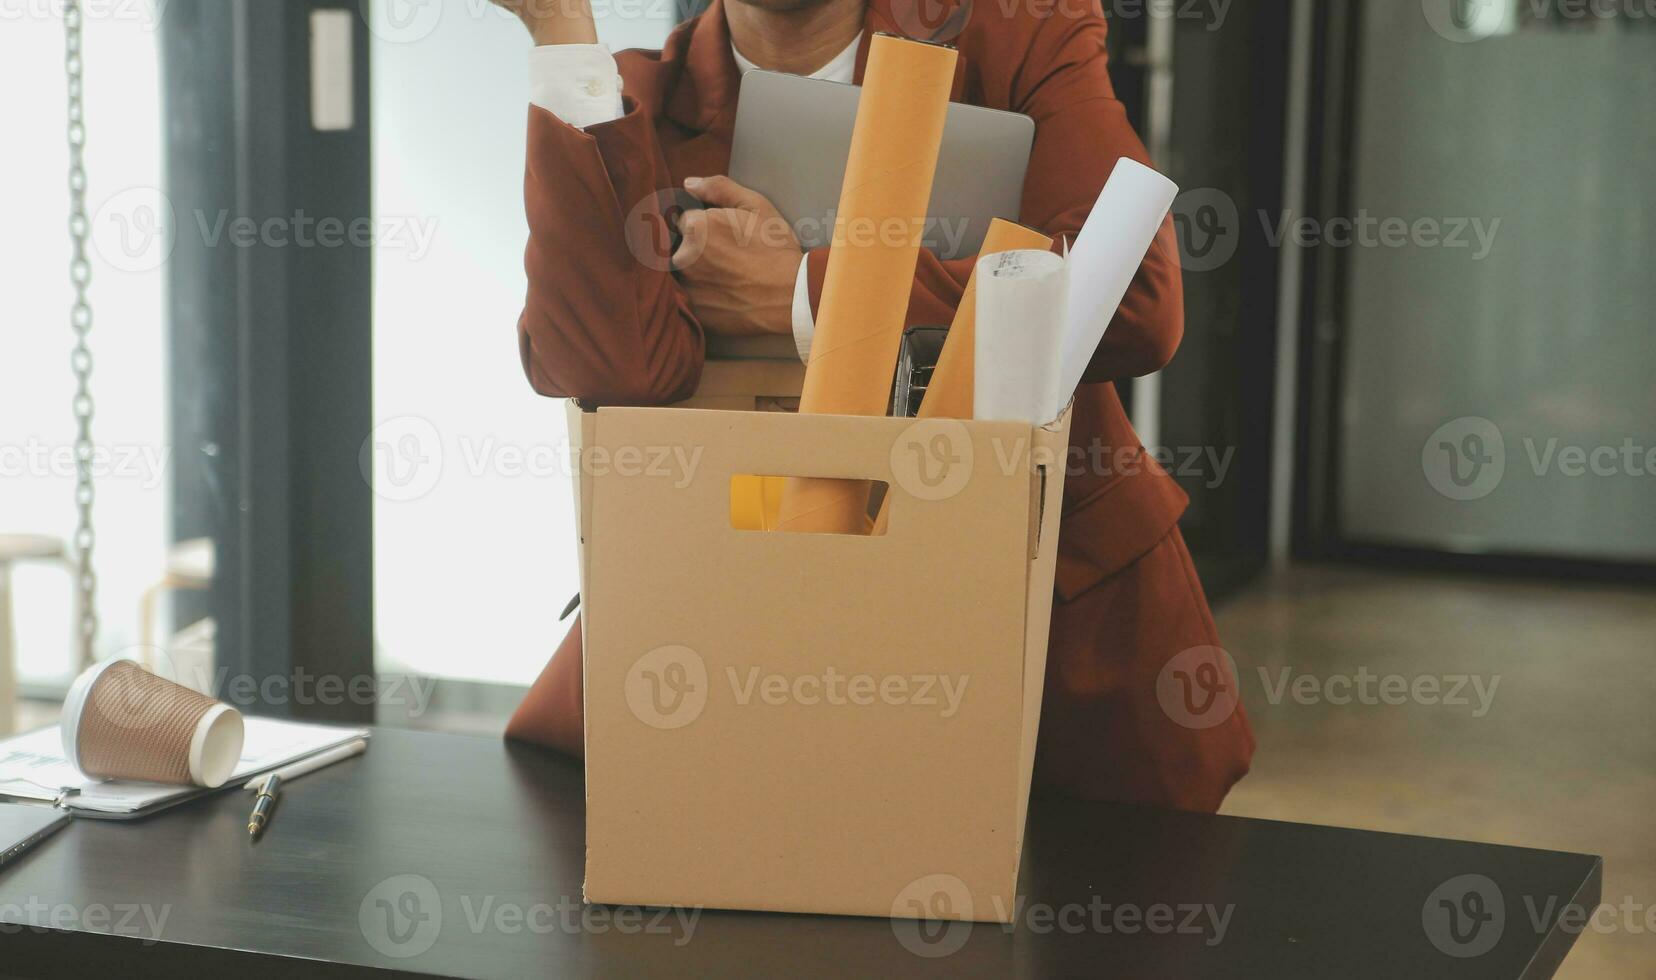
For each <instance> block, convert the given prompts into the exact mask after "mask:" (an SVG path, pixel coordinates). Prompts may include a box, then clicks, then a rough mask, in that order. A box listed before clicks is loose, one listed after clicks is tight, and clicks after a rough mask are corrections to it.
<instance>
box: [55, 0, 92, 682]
mask: <svg viewBox="0 0 1656 980" xmlns="http://www.w3.org/2000/svg"><path fill="white" fill-rule="evenodd" d="M81 27H82V14H81V4H80V0H65V2H64V5H63V40H64V54H63V66H64V70H65V73H66V74H67V76H68V82H69V126H68V131H69V240H70V243H71V245H72V252H71V257H70V260H69V281H70V282H71V283H73V284H74V288H75V303H74V306H73V307H71V309H70V314H69V323H70V326H72V327H73V328H74V331H75V349H74V352H73V353H72V354H70V357H69V363H70V366H71V367H73V368H74V370H75V400H74V409H75V514H76V517H75V555H74V557H75V585H76V589H77V592H78V600H79V610H80V619H79V622H78V623H77V624H76V626H77V633H78V636H77V639H78V640H79V644H80V661H81V666H82V667H85V666H86V665H88V664H90V663H91V662H92V653H93V647H94V646H95V644H96V642H97V639H98V607H97V598H98V576H97V574H96V573H95V572H94V571H93V570H92V552H93V548H94V547H95V546H96V544H97V533H96V532H95V531H94V530H93V525H92V504H93V501H94V499H95V496H96V491H95V489H94V487H93V485H92V454H93V443H92V416H93V409H94V405H93V402H92V349H91V348H90V347H89V346H87V335H88V334H90V333H91V332H92V304H91V302H90V301H89V300H88V296H87V294H88V290H89V288H90V287H91V285H92V263H91V261H90V260H89V259H88V258H87V254H86V252H87V241H88V239H89V237H90V235H91V221H90V220H89V219H88V218H87V216H86V161H85V154H84V151H85V149H86V118H85V112H84V105H83V103H82V100H81V94H82V93H81V88H82V77H81V69H82V62H81Z"/></svg>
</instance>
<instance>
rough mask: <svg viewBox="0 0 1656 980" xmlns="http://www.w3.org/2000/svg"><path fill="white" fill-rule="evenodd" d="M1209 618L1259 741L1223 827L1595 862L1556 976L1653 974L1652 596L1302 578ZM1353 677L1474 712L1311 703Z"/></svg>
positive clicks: (1576, 588) (1325, 575)
mask: <svg viewBox="0 0 1656 980" xmlns="http://www.w3.org/2000/svg"><path fill="white" fill-rule="evenodd" d="M1216 613H1217V616H1218V619H1219V632H1220V635H1221V636H1222V637H1223V638H1224V642H1225V646H1226V648H1227V649H1228V650H1229V651H1230V652H1231V654H1232V655H1233V656H1234V657H1235V659H1236V662H1237V665H1238V670H1239V671H1240V673H1241V675H1242V689H1243V699H1244V703H1245V705H1246V706H1247V708H1248V711H1249V713H1250V716H1251V717H1252V719H1253V724H1254V730H1255V733H1256V734H1257V735H1258V738H1259V751H1258V754H1257V756H1256V757H1255V760H1254V768H1253V772H1252V773H1251V774H1250V775H1249V776H1248V778H1247V779H1245V780H1243V782H1242V783H1241V784H1240V785H1239V786H1238V787H1237V788H1236V790H1235V791H1234V792H1232V794H1231V796H1230V798H1229V800H1227V802H1226V805H1225V812H1226V813H1231V814H1237V815H1242V816H1254V817H1268V818H1272V819H1279V820H1293V821H1302V822H1310V823H1322V824H1334V825H1340V826H1349V827H1364V828H1370V829H1375V830H1387V831H1395V832H1400V833H1410V834H1423V835H1427V836H1433V837H1450V838H1462V839H1472V840H1482V841H1490V842H1494V843H1502V844H1515V845H1523V846H1528V847H1539V848H1550V849H1556V850H1566V851H1578V852H1584V853H1591V854H1599V855H1602V856H1603V857H1604V861H1605V875H1604V899H1605V902H1606V903H1609V904H1610V905H1613V906H1618V908H1617V909H1615V910H1614V912H1615V914H1613V915H1612V914H1611V913H1610V912H1605V913H1603V915H1602V917H1601V918H1600V919H1599V926H1598V927H1589V928H1588V929H1587V930H1586V931H1584V932H1583V933H1582V934H1581V936H1580V938H1579V939H1578V941H1577V943H1576V946H1575V949H1574V950H1573V951H1572V952H1571V953H1570V956H1569V958H1568V959H1567V960H1566V961H1565V964H1564V968H1563V970H1562V971H1561V972H1560V974H1559V975H1560V976H1561V977H1565V978H1576V980H1581V978H1598V977H1618V978H1619V977H1656V591H1651V590H1648V589H1632V588H1610V587H1603V586H1590V585H1572V584H1562V583H1560V584H1554V583H1535V582H1516V581H1493V582H1491V581H1481V580H1478V579H1475V578H1471V577H1466V576H1434V575H1422V574H1414V573H1403V572H1394V571H1375V570H1367V569H1355V568H1348V567H1339V566H1333V567H1306V568H1301V569H1297V570H1295V571H1293V572H1291V573H1289V574H1286V575H1284V576H1281V577H1278V578H1275V579H1272V580H1270V581H1268V582H1266V583H1264V584H1263V585H1260V586H1256V587H1254V588H1252V589H1250V590H1248V591H1247V592H1245V593H1244V594H1242V595H1241V596H1239V597H1237V598H1235V599H1233V600H1232V601H1230V602H1228V603H1226V604H1225V605H1223V606H1221V607H1220V608H1219V609H1217V610H1216ZM1262 669H1263V671H1264V673H1263V674H1262V673H1261V670H1262ZM1284 670H1288V671H1289V672H1290V673H1289V674H1288V676H1290V677H1298V676H1300V675H1302V674H1305V675H1310V676H1311V677H1312V678H1314V679H1315V682H1316V686H1315V687H1313V688H1311V689H1310V690H1312V692H1313V693H1312V695H1311V696H1309V697H1306V698H1303V699H1296V698H1295V697H1294V695H1293V693H1292V692H1293V690H1294V687H1293V686H1292V685H1291V684H1290V686H1289V687H1288V688H1287V693H1286V694H1279V693H1278V692H1280V691H1282V690H1283V688H1282V680H1283V677H1284V673H1283V672H1284ZM1363 671H1366V672H1367V674H1369V675H1391V674H1395V675H1400V676H1402V677H1406V678H1410V679H1411V680H1412V679H1414V678H1417V677H1420V676H1432V677H1436V678H1440V679H1441V680H1442V686H1441V690H1442V691H1443V692H1446V693H1447V692H1449V691H1450V690H1451V687H1452V685H1453V684H1454V683H1456V681H1455V680H1454V678H1455V677H1456V676H1457V675H1462V676H1467V677H1469V678H1471V679H1473V680H1477V681H1481V682H1482V683H1483V685H1484V691H1485V692H1486V699H1487V700H1486V702H1480V697H1479V695H1478V694H1477V692H1476V689H1475V688H1474V687H1473V685H1472V683H1471V682H1470V681H1469V682H1468V683H1467V686H1466V688H1465V690H1464V692H1463V693H1464V695H1465V700H1466V701H1467V702H1468V703H1467V704H1464V705H1454V704H1447V703H1438V704H1428V703H1419V702H1412V703H1405V704H1401V705H1396V706H1393V705H1388V704H1385V703H1376V704H1367V705H1365V704H1357V703H1353V704H1349V705H1343V706H1341V705H1334V704H1330V703H1328V702H1327V700H1326V698H1325V697H1323V693H1322V692H1327V693H1329V694H1333V695H1335V696H1340V695H1342V694H1343V691H1344V689H1343V688H1342V687H1340V686H1339V685H1340V684H1343V683H1344V682H1343V681H1336V682H1335V685H1333V686H1328V681H1329V679H1331V678H1351V679H1353V680H1355V679H1358V678H1360V677H1361V672H1363ZM1497 678H1498V680H1497ZM1301 683H1302V684H1308V683H1310V682H1301ZM1379 690H1380V688H1379V685H1378V682H1377V681H1374V682H1371V692H1378V691H1379ZM1422 690H1423V691H1427V693H1429V689H1422ZM1491 691H1492V695H1490V694H1489V692H1491ZM1371 700H1377V699H1371ZM1427 700H1431V699H1430V698H1429V697H1425V698H1422V699H1421V701H1427ZM1273 702H1274V703H1273ZM1305 702H1313V703H1305ZM1481 703H1487V711H1483V712H1480V704H1481ZM1599 928H1603V930H1604V931H1599Z"/></svg>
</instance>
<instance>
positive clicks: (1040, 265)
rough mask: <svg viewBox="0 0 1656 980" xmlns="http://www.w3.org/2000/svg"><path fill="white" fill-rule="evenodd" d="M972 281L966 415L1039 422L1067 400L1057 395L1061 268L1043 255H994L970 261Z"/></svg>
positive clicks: (1058, 260)
mask: <svg viewBox="0 0 1656 980" xmlns="http://www.w3.org/2000/svg"><path fill="white" fill-rule="evenodd" d="M977 279H978V295H977V305H978V309H977V384H976V389H975V391H976V394H975V396H974V399H973V411H972V417H973V418H976V419H981V420H983V421H986V422H1023V423H1026V424H1029V425H1045V424H1046V423H1048V422H1051V421H1052V420H1053V419H1055V418H1057V417H1058V413H1059V412H1060V411H1062V409H1063V405H1064V403H1065V402H1067V401H1069V399H1068V397H1067V396H1062V397H1061V390H1060V386H1061V385H1062V381H1061V378H1062V374H1063V372H1062V364H1061V358H1062V351H1063V346H1064V330H1065V326H1066V324H1067V322H1068V317H1067V316H1066V310H1067V309H1068V304H1069V289H1070V281H1069V280H1070V269H1069V265H1068V263H1066V262H1065V260H1064V259H1063V258H1062V257H1061V256H1057V255H1054V254H1052V253H1051V252H1042V251H1033V250H1027V249H1026V250H1019V251H1013V252H1002V253H1000V254H999V255H991V256H988V257H986V258H984V259H981V260H979V261H978V268H977ZM1055 406H1056V407H1055Z"/></svg>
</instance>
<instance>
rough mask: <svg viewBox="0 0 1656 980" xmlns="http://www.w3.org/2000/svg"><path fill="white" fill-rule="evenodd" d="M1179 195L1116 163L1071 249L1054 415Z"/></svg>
mask: <svg viewBox="0 0 1656 980" xmlns="http://www.w3.org/2000/svg"><path fill="white" fill-rule="evenodd" d="M1178 196H1179V187H1178V185H1177V184H1175V183H1173V182H1172V181H1171V180H1168V179H1167V178H1166V177H1163V176H1162V175H1161V174H1159V173H1156V172H1155V171H1154V170H1151V169H1150V168H1149V167H1146V166H1145V165H1144V164H1142V163H1139V162H1138V161H1136V160H1129V159H1128V158H1126V157H1122V158H1121V159H1120V160H1119V161H1117V162H1116V166H1115V170H1114V171H1113V172H1112V173H1111V174H1110V179H1109V180H1108V181H1107V182H1106V183H1105V184H1104V190H1103V191H1102V192H1100V193H1099V195H1098V201H1097V203H1095V204H1094V205H1093V209H1092V213H1091V214H1090V215H1088V216H1087V222H1086V224H1085V225H1083V226H1082V228H1081V234H1080V235H1079V236H1078V237H1077V238H1076V239H1075V244H1074V246H1073V247H1072V248H1071V249H1070V252H1069V263H1070V273H1069V324H1068V326H1067V327H1066V328H1065V335H1064V360H1063V374H1062V378H1061V381H1060V384H1059V387H1058V392H1059V401H1058V402H1057V404H1055V405H1052V406H1051V411H1052V416H1053V417H1054V418H1056V417H1057V415H1058V413H1060V412H1062V411H1063V408H1064V406H1065V405H1066V404H1068V403H1069V400H1070V398H1071V397H1072V396H1073V395H1074V394H1075V389H1076V388H1077V387H1078V386H1080V384H1081V375H1082V374H1083V373H1084V372H1085V371H1086V369H1087V364H1088V363H1089V362H1090V361H1091V360H1092V356H1093V353H1094V352H1095V351H1097V350H1098V344H1099V341H1101V340H1103V339H1104V331H1105V330H1106V329H1107V328H1108V327H1109V325H1110V321H1111V320H1112V319H1114V318H1115V314H1116V310H1117V309H1118V308H1120V306H1121V300H1122V298H1123V297H1125V296H1126V295H1127V288H1128V287H1129V286H1131V285H1132V283H1133V277H1134V276H1136V275H1137V274H1138V270H1139V266H1141V265H1143V264H1144V256H1145V255H1146V254H1147V253H1148V252H1149V251H1150V245H1151V243H1152V242H1154V241H1155V240H1156V233H1157V232H1158V231H1160V230H1161V225H1162V219H1164V218H1166V217H1167V212H1168V210H1169V209H1171V208H1172V207H1173V199H1174V198H1176V197H1178ZM979 302H980V303H981V302H982V301H981V300H980V301H979Z"/></svg>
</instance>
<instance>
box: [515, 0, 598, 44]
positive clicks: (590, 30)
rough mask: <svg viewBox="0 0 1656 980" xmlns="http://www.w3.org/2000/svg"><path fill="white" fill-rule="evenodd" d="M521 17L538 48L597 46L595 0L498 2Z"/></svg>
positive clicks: (519, 0) (516, 0)
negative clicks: (594, 19) (562, 45)
mask: <svg viewBox="0 0 1656 980" xmlns="http://www.w3.org/2000/svg"><path fill="white" fill-rule="evenodd" d="M495 2H496V3H498V4H500V5H501V6H502V7H505V8H506V9H508V10H510V11H512V12H513V13H515V14H517V15H518V17H519V18H520V19H522V21H523V23H524V26H526V27H528V28H529V36H530V37H532V38H534V40H535V43H536V44H597V43H598V28H597V27H596V26H594V24H593V21H592V3H591V0H495Z"/></svg>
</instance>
